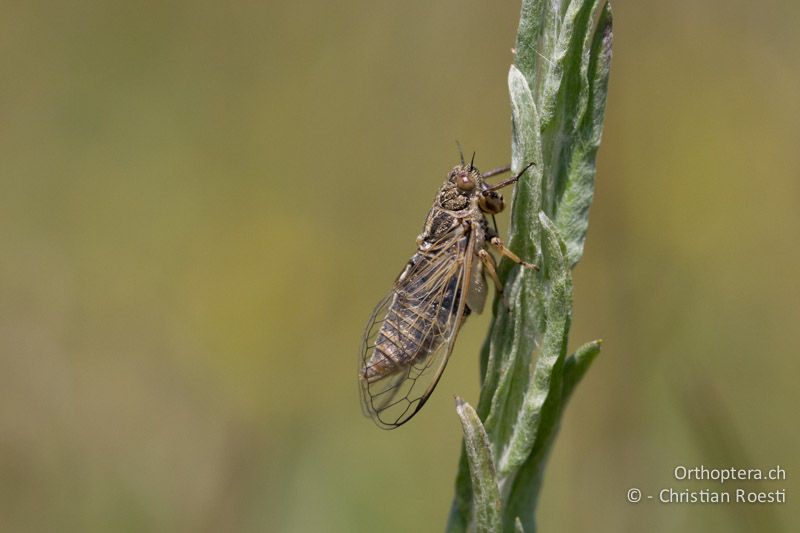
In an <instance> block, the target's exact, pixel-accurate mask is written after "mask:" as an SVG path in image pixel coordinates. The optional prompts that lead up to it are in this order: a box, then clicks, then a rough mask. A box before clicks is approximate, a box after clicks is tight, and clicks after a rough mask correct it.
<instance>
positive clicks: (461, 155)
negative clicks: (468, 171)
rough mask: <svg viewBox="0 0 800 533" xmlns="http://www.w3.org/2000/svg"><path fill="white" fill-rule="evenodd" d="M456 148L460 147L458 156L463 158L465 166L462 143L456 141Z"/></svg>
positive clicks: (462, 161) (462, 164)
mask: <svg viewBox="0 0 800 533" xmlns="http://www.w3.org/2000/svg"><path fill="white" fill-rule="evenodd" d="M456 146H457V147H458V155H459V156H460V157H461V166H462V167H463V166H464V150H462V149H461V143H460V142H458V139H456Z"/></svg>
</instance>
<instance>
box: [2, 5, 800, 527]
mask: <svg viewBox="0 0 800 533" xmlns="http://www.w3.org/2000/svg"><path fill="white" fill-rule="evenodd" d="M1 5H2V13H3V17H2V20H1V21H0V70H1V71H2V73H3V74H2V78H0V178H1V181H0V186H1V187H2V189H0V247H1V248H0V249H2V256H0V528H2V530H3V531H279V532H284V531H285V532H306V531H378V530H381V531H440V530H442V528H443V527H444V523H445V520H446V516H447V512H448V508H449V504H450V500H451V496H452V486H453V480H454V476H455V471H456V463H457V458H458V451H459V445H460V426H459V423H458V420H457V417H456V415H455V412H454V407H453V400H452V397H453V395H454V394H459V395H462V396H464V397H465V398H466V399H467V400H469V401H471V402H476V401H477V392H478V385H477V354H478V350H479V346H480V343H481V342H482V339H483V336H484V334H485V331H486V328H487V324H488V322H487V318H488V317H486V316H482V317H476V318H470V320H469V322H468V323H467V325H466V326H465V328H464V330H463V333H462V334H461V336H460V338H459V342H458V345H457V347H456V350H455V352H454V354H453V357H452V359H451V362H450V365H449V368H448V371H447V372H446V374H445V377H444V379H443V381H442V382H441V384H440V385H439V387H438V389H437V391H436V393H435V394H434V396H433V397H432V399H431V401H430V402H429V403H428V405H427V406H426V408H425V409H424V410H423V411H422V413H421V414H420V415H419V416H417V417H416V418H415V419H414V420H413V422H412V423H410V424H408V425H406V426H404V427H403V428H401V429H399V430H397V431H392V432H384V431H380V430H378V429H377V428H375V427H374V426H373V425H372V423H371V422H370V421H369V420H367V419H364V418H363V417H362V416H361V412H360V409H359V404H358V393H357V385H356V366H357V364H356V355H357V354H356V352H357V347H358V343H359V339H360V335H361V332H362V327H363V325H364V322H365V321H366V319H367V316H368V315H369V313H370V311H371V309H372V307H373V305H374V304H375V303H376V302H377V301H378V299H379V298H380V297H381V296H382V295H383V293H384V292H386V291H387V290H388V289H389V287H390V284H391V282H392V281H393V279H394V276H395V275H396V274H397V273H398V272H399V271H400V269H401V267H402V265H403V264H404V263H405V261H406V260H407V258H408V257H409V255H410V254H411V253H412V252H413V249H414V238H415V236H416V235H417V233H418V232H419V230H420V228H421V227H422V223H423V220H424V216H425V214H426V212H427V209H428V207H429V206H430V203H431V201H432V199H433V196H434V193H435V191H436V189H437V187H438V185H439V184H440V182H441V180H442V179H443V177H444V174H445V172H446V171H447V170H448V169H449V168H450V166H451V165H453V164H454V163H455V162H456V161H457V152H456V149H455V145H454V140H455V139H459V140H460V141H461V143H462V144H463V145H464V147H465V150H466V151H468V152H471V151H472V150H476V151H477V158H476V163H477V164H478V166H480V167H481V168H489V167H492V166H497V165H502V164H504V163H506V162H507V161H508V160H509V157H510V155H509V154H510V121H509V115H510V110H509V104H508V96H507V89H506V74H507V71H508V66H509V64H510V63H511V62H512V55H511V53H510V48H511V46H512V45H513V42H514V35H515V32H516V24H517V17H518V10H519V4H518V2H510V3H501V2H455V1H444V2H435V3H431V2H423V1H411V2H402V3H396V2H395V3H392V2H367V1H363V0H357V1H351V2H346V3H333V2H321V1H317V0H311V1H309V2H302V3H299V2H298V3H291V2H282V3H278V2H266V3H264V2H230V3H219V2H207V1H200V2H119V1H112V2H41V3H38V2H2V4H1ZM614 8H615V42H614V65H613V69H612V76H611V82H610V93H609V101H608V113H607V121H606V128H605V136H604V142H603V146H602V148H601V150H600V155H599V161H598V181H597V194H596V197H595V204H594V207H593V208H592V217H591V223H590V230H589V238H588V241H587V247H586V254H585V257H584V259H583V261H582V262H581V264H580V265H579V266H578V268H577V269H576V271H575V314H574V326H573V330H572V335H571V339H572V343H573V345H574V346H577V345H578V344H579V343H582V342H585V341H588V340H591V339H594V338H598V337H602V338H603V339H604V340H605V344H604V349H603V352H602V354H601V356H600V358H599V359H598V361H597V362H596V363H595V366H594V368H592V370H591V371H590V372H589V374H588V377H587V379H586V380H585V382H584V383H583V384H582V385H581V386H580V387H579V388H578V391H577V393H576V395H575V398H574V400H573V402H572V403H571V405H570V407H569V409H568V411H567V413H566V416H565V419H564V423H563V426H562V431H561V435H560V436H559V439H558V442H557V444H556V447H555V450H554V453H553V455H552V457H551V461H550V464H549V466H548V471H547V476H546V478H545V486H544V493H543V499H542V501H541V502H540V509H541V510H540V519H539V522H540V526H541V531H589V530H592V531H645V530H646V531H723V530H725V531H753V530H759V531H781V530H789V529H790V528H791V527H792V526H796V525H797V523H798V522H800V517H799V516H798V505H797V501H796V499H797V498H798V497H800V495H799V494H798V489H800V485H799V484H798V483H797V481H796V479H797V478H798V475H800V460H798V452H797V450H798V448H800V427H799V426H798V423H797V422H798V416H797V409H798V403H799V402H800V392H798V387H797V376H798V374H800V361H798V355H799V354H800V340H798V323H800V306H798V302H800V286H799V284H798V276H797V274H798V263H799V260H800V252H799V251H798V248H797V243H798V234H799V233H800V209H798V205H799V203H800V149H798V145H800V99H799V98H798V95H799V94H800V56H799V55H798V50H800V35H799V34H798V32H797V27H798V26H800V4H798V3H797V2H792V1H790V0H783V1H765V2H760V3H758V4H754V3H752V2H745V1H725V2H723V1H722V0H716V1H711V0H709V1H705V2H696V1H693V0H677V1H673V2H656V1H623V0H617V1H616V2H614ZM677 464H685V465H689V466H694V465H699V464H705V465H707V466H736V467H749V466H757V467H764V468H769V467H771V466H773V465H776V464H780V465H782V466H783V467H784V468H786V470H787V472H788V476H789V479H788V480H787V481H786V482H782V483H762V484H759V483H757V482H749V483H744V484H743V485H742V486H744V487H745V488H753V489H757V488H762V489H763V490H773V489H776V488H787V493H788V494H787V498H788V500H789V502H788V503H787V504H784V505H773V506H767V505H760V506H759V505H721V506H708V505H705V506H703V505H682V506H678V505H672V506H670V505H659V504H656V503H652V502H651V503H641V504H639V505H638V506H634V505H631V504H629V503H627V502H626V501H625V493H626V491H627V489H628V488H630V487H639V488H641V489H642V490H644V491H645V492H648V491H650V492H656V491H657V490H659V489H660V488H664V487H673V488H675V489H677V490H682V489H683V488H687V487H695V488H710V489H714V490H718V489H720V488H723V489H724V488H733V487H734V485H730V486H725V487H719V486H718V485H716V484H715V483H713V482H707V483H703V484H695V485H691V484H687V483H685V482H684V483H680V482H676V481H675V480H673V479H672V469H673V468H674V467H675V465H677ZM735 486H739V485H735Z"/></svg>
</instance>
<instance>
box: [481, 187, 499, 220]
mask: <svg viewBox="0 0 800 533" xmlns="http://www.w3.org/2000/svg"><path fill="white" fill-rule="evenodd" d="M478 206H479V207H480V208H481V211H483V212H485V213H490V214H492V215H496V214H497V213H499V212H500V211H502V210H503V209H504V208H505V204H504V203H503V197H502V196H501V195H500V194H499V193H496V192H494V191H492V192H489V193H486V194H484V195H482V196H481V197H480V199H479V200H478Z"/></svg>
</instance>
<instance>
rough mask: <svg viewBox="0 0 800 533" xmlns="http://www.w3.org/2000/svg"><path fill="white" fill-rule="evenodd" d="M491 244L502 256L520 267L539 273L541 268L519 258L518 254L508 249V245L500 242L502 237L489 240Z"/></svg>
mask: <svg viewBox="0 0 800 533" xmlns="http://www.w3.org/2000/svg"><path fill="white" fill-rule="evenodd" d="M489 242H490V243H491V244H492V246H494V247H495V248H497V250H498V251H499V252H500V253H501V254H502V255H504V256H506V257H508V258H509V259H511V260H512V261H514V262H515V263H517V264H518V265H522V266H524V267H525V268H530V269H533V270H536V271H537V272H538V271H539V267H538V266H537V265H534V264H533V263H528V262H526V261H523V260H522V259H520V258H519V256H518V255H517V254H515V253H514V252H512V251H511V250H509V249H508V248H506V245H505V244H503V241H501V240H500V237H492V238H491V239H490V240H489Z"/></svg>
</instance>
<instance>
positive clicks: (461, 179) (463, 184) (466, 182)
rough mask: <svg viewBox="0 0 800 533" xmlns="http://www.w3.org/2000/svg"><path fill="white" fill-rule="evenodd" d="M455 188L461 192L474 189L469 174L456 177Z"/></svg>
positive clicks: (473, 183)
mask: <svg viewBox="0 0 800 533" xmlns="http://www.w3.org/2000/svg"><path fill="white" fill-rule="evenodd" d="M456 187H458V188H459V189H460V190H462V191H465V192H469V191H471V190H473V189H474V188H475V182H474V181H473V180H472V178H471V177H470V175H469V174H460V175H458V176H456Z"/></svg>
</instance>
